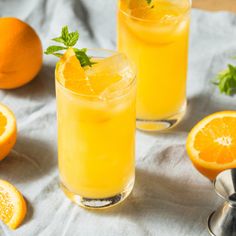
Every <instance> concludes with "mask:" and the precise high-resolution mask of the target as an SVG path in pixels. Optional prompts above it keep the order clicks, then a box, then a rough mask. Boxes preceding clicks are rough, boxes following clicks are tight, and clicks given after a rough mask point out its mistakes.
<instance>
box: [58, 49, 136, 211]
mask: <svg viewBox="0 0 236 236" xmlns="http://www.w3.org/2000/svg"><path fill="white" fill-rule="evenodd" d="M89 53H91V54H99V56H96V55H94V57H96V59H95V60H96V64H95V65H93V66H92V67H91V68H86V69H85V74H86V79H83V78H80V77H78V78H77V77H76V76H74V77H73V78H72V74H73V73H72V72H71V71H68V72H65V74H66V73H67V75H69V74H71V78H66V79H65V78H61V73H59V72H58V71H57V72H56V96H57V118H58V155H59V172H60V179H61V185H62V188H63V190H64V191H65V193H66V194H67V196H69V197H70V198H71V199H72V200H73V201H75V202H76V203H78V204H79V205H81V206H84V207H91V208H101V207H108V206H111V205H113V204H116V203H118V202H120V201H122V200H123V199H124V198H125V197H127V195H128V194H129V193H130V191H131V190H132V187H133V184H134V174H135V157H134V142H135V92H136V90H135V75H134V73H133V69H132V67H131V65H130V64H129V62H128V60H127V59H126V57H125V56H124V55H122V54H114V53H112V52H109V51H102V50H97V51H96V50H95V51H91V52H89ZM100 57H101V58H100ZM104 57H106V58H105V59H104ZM58 67H59V66H58ZM75 67H76V65H72V63H71V65H69V66H68V68H69V69H68V70H74V69H75Z"/></svg>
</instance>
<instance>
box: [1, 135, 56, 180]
mask: <svg viewBox="0 0 236 236" xmlns="http://www.w3.org/2000/svg"><path fill="white" fill-rule="evenodd" d="M55 153H56V151H54V150H53V149H52V147H51V146H49V144H48V143H47V142H46V141H42V140H38V139H32V138H31V137H30V138H28V137H24V136H21V135H20V136H19V137H18V141H17V144H16V145H15V147H14V148H13V150H12V151H11V153H10V154H9V155H8V156H7V157H6V158H5V159H4V160H3V161H2V162H1V163H0V177H1V178H4V179H6V180H7V178H9V179H10V181H11V182H13V183H14V184H18V183H29V182H33V181H35V180H36V179H39V178H41V177H43V176H44V175H48V174H49V173H50V172H51V171H52V169H54V168H56V167H57V158H56V154H55Z"/></svg>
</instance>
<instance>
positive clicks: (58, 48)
mask: <svg viewBox="0 0 236 236" xmlns="http://www.w3.org/2000/svg"><path fill="white" fill-rule="evenodd" d="M64 49H67V48H66V47H63V46H50V47H48V48H47V50H46V51H45V52H44V53H45V54H47V55H49V54H53V53H55V52H57V51H61V50H64Z"/></svg>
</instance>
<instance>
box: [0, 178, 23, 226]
mask: <svg viewBox="0 0 236 236" xmlns="http://www.w3.org/2000/svg"><path fill="white" fill-rule="evenodd" d="M25 214H26V203H25V200H24V198H23V196H22V194H21V193H20V192H19V191H18V190H17V189H16V188H15V187H14V186H13V185H11V184H10V183H8V182H7V181H4V180H0V219H1V220H2V221H3V222H4V223H5V224H6V225H8V227H9V228H10V229H16V228H17V227H18V226H19V225H20V224H21V222H22V221H23V219H24V218H25Z"/></svg>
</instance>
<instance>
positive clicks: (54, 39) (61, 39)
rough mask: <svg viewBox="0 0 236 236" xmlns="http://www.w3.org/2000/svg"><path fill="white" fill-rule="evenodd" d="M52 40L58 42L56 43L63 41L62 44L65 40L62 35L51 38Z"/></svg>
mask: <svg viewBox="0 0 236 236" xmlns="http://www.w3.org/2000/svg"><path fill="white" fill-rule="evenodd" d="M52 40H53V41H55V42H58V43H63V44H64V42H65V41H64V39H63V38H62V37H58V38H53V39H52Z"/></svg>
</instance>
